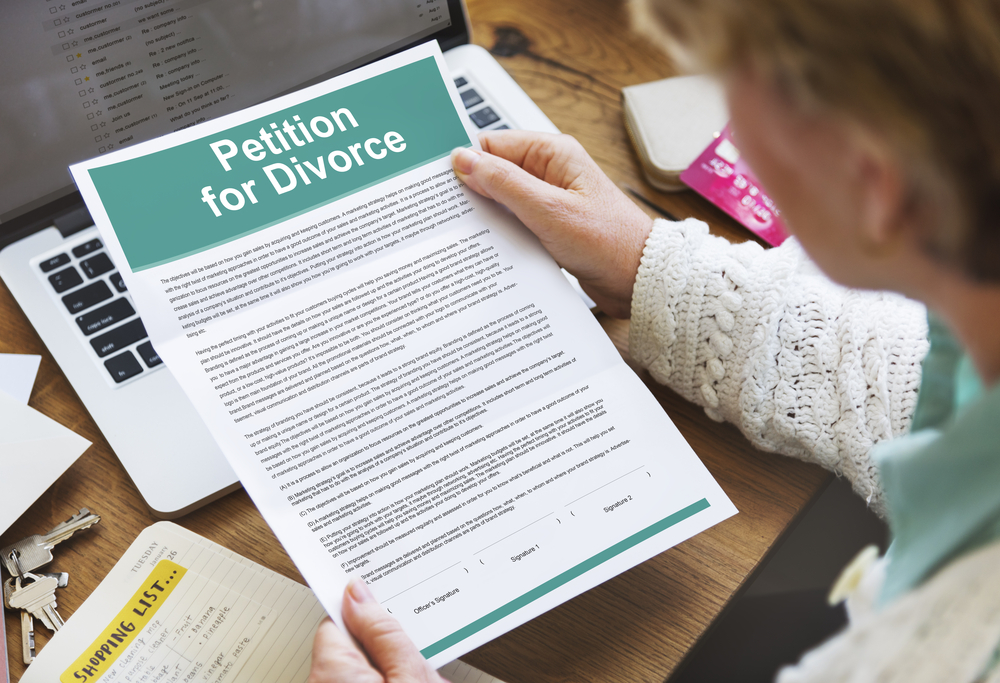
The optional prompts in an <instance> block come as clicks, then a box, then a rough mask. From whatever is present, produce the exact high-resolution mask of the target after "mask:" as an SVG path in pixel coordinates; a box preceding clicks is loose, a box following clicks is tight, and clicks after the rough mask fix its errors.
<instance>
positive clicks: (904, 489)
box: [312, 0, 1000, 683]
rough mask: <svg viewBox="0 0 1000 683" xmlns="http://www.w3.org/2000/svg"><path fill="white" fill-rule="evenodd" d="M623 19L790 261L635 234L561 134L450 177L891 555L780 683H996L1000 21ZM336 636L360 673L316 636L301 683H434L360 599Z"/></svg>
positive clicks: (772, 253)
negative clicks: (851, 496) (842, 479)
mask: <svg viewBox="0 0 1000 683" xmlns="http://www.w3.org/2000/svg"><path fill="white" fill-rule="evenodd" d="M635 9H636V13H637V22H636V23H637V25H638V26H641V27H644V29H645V30H647V32H650V33H651V34H653V35H654V36H655V37H656V38H657V39H658V40H660V41H661V42H662V43H663V44H664V45H665V46H666V47H667V48H668V49H669V50H670V52H671V54H672V55H674V56H675V57H677V58H679V59H680V60H683V62H684V63H685V64H687V65H688V66H690V67H691V68H692V69H694V70H698V71H702V72H707V73H711V74H713V75H715V76H717V77H719V78H720V79H721V81H722V82H723V84H724V86H725V89H726V93H727V96H728V99H729V104H730V110H731V112H732V117H733V129H734V131H735V134H736V135H737V136H738V144H739V147H740V150H741V152H742V153H743V154H744V156H745V157H746V159H747V160H748V161H749V163H750V165H751V166H752V167H753V168H754V170H755V172H756V173H757V174H758V176H759V177H760V179H761V181H762V183H763V184H764V186H766V187H767V188H768V190H769V192H770V194H771V195H772V197H773V198H774V199H775V201H776V202H777V204H778V205H779V206H780V207H781V208H782V211H783V215H784V217H785V219H786V222H787V223H788V225H789V226H790V228H791V230H792V232H793V233H794V235H795V237H796V238H797V239H795V240H789V241H788V242H786V243H785V244H784V245H782V246H781V247H779V248H776V249H772V250H769V251H764V250H762V249H760V248H758V247H757V246H756V245H753V244H745V245H739V246H733V245H730V244H728V243H727V242H725V241H724V240H721V239H718V238H713V237H711V236H709V235H708V234H707V228H706V227H705V226H704V225H703V224H701V223H699V222H697V221H691V220H689V221H684V222H681V223H669V222H666V221H655V222H653V221H651V220H650V219H649V218H647V217H646V216H645V214H643V213H642V212H641V211H639V210H638V209H637V208H636V207H635V206H634V205H632V204H631V202H630V201H629V200H628V199H627V198H626V197H624V196H623V195H622V194H621V193H620V192H619V191H618V190H617V189H616V188H615V186H614V185H613V184H612V183H611V181H610V180H609V179H608V178H607V177H606V176H604V175H603V174H602V173H601V171H600V170H599V169H598V168H597V166H596V165H595V164H594V163H593V161H591V160H590V158H589V157H588V156H587V155H586V153H585V152H584V151H583V150H582V148H580V146H579V145H578V144H576V143H575V142H574V141H572V140H571V139H568V138H564V137H550V136H541V135H536V134H529V133H503V134H500V133H490V134H486V135H484V136H483V137H482V138H481V140H482V143H483V150H484V151H483V152H482V153H478V152H475V151H471V150H461V151H456V153H455V154H454V156H453V162H454V166H455V170H456V172H457V173H458V175H459V177H460V178H461V179H462V180H463V181H464V182H465V183H466V184H467V185H468V186H469V187H470V188H471V189H473V190H475V191H477V192H479V193H481V194H484V195H486V196H488V197H492V198H494V199H496V200H497V201H499V202H501V203H503V204H505V205H507V206H508V207H509V208H510V209H511V210H512V211H514V212H515V213H516V214H517V215H518V216H519V217H520V218H521V220H522V221H523V222H524V224H525V225H527V226H528V227H529V228H530V229H531V230H532V231H534V232H535V233H536V234H537V235H538V237H539V238H540V239H541V241H542V243H543V244H544V245H545V247H546V248H547V249H548V250H549V251H550V252H551V253H552V255H553V256H554V257H555V259H556V260H557V261H558V262H559V263H560V265H562V266H564V267H565V268H567V269H568V270H569V271H570V272H573V273H574V274H575V275H577V277H578V278H579V279H580V281H581V283H582V284H583V286H584V288H585V289H586V290H587V291H588V292H589V293H590V294H591V296H592V297H593V298H594V300H595V301H596V302H597V303H598V304H599V305H600V306H601V308H602V309H603V310H605V311H606V312H608V313H610V314H612V315H617V316H622V317H627V316H629V315H631V318H632V323H631V333H630V352H631V354H632V356H633V357H634V358H636V359H637V360H638V361H639V362H641V363H642V364H643V365H644V366H646V367H647V368H649V370H650V372H651V374H652V375H653V377H655V378H656V379H657V380H658V381H661V382H664V383H666V384H668V385H670V386H671V387H673V388H674V389H675V390H677V391H678V392H680V393H681V394H683V395H684V396H686V397H688V398H689V399H691V400H692V401H695V402H697V403H699V404H701V405H703V406H704V407H705V409H706V411H707V412H708V414H709V415H710V416H712V417H713V418H715V419H719V420H730V421H732V422H735V423H736V424H737V425H739V426H740V428H741V429H742V430H743V432H744V433H745V434H746V435H747V437H748V438H749V439H750V440H751V441H752V442H753V443H754V444H755V445H757V446H758V447H761V448H764V449H768V450H772V451H777V452H781V453H785V454H788V455H793V456H795V457H800V458H803V459H806V460H810V461H814V462H819V463H821V464H823V465H824V466H826V467H829V468H830V469H833V470H834V471H836V472H837V473H838V474H842V475H844V476H846V477H848V478H849V479H850V480H851V482H852V484H853V486H854V488H855V490H856V491H858V493H860V494H861V495H863V496H864V497H865V498H866V499H867V500H868V501H869V503H870V504H871V505H872V507H873V508H874V509H875V510H876V511H877V512H879V513H880V514H883V515H886V516H887V517H888V521H889V523H890V526H891V528H892V531H893V537H894V541H893V545H892V547H891V548H890V551H889V553H888V554H887V557H885V558H882V559H880V560H878V561H875V562H873V563H868V564H862V565H859V566H856V567H855V568H854V571H853V572H850V573H849V574H850V575H849V576H848V579H847V580H846V581H844V582H842V585H841V586H840V592H842V593H844V594H846V595H847V596H848V597H847V606H848V613H849V615H850V624H849V626H848V627H847V629H846V630H845V631H844V632H842V633H841V634H839V635H837V636H835V637H834V638H833V639H831V640H830V641H828V642H826V643H824V644H822V645H820V646H819V647H817V649H816V650H814V651H812V652H810V653H808V654H807V655H806V656H805V657H804V658H803V659H802V661H801V662H800V663H799V664H798V665H796V666H794V667H789V668H786V669H784V670H783V671H782V672H781V673H780V674H779V676H778V680H779V681H780V682H781V683H791V682H793V681H795V682H798V681H803V682H804V681H847V680H850V681H868V680H878V681H907V682H908V683H912V682H913V681H943V680H947V681H954V682H970V683H971V682H973V681H1000V387H998V386H997V385H998V382H997V380H998V379H1000V229H998V227H997V221H1000V218H998V216H997V213H998V209H1000V116H998V115H997V112H998V111H1000V1H998V0H647V1H646V2H639V3H638V4H637V6H636V8H635ZM807 255H808V256H807ZM817 267H818V269H817ZM820 271H822V273H821V272H820ZM824 275H825V276H824ZM827 278H830V280H833V281H834V282H836V283H838V284H834V283H833V282H830V280H828V279H827ZM845 287H846V288H851V289H846V288H845ZM861 290H874V291H861ZM882 291H891V292H895V293H894V294H889V293H884V294H883V293H876V292H882ZM914 301H919V302H922V303H921V304H918V303H914ZM925 306H926V310H925ZM928 321H929V322H928ZM921 361H922V367H921ZM918 389H919V402H918V400H917V399H918ZM896 437H902V438H896ZM344 618H345V621H346V623H347V625H348V627H349V628H350V629H351V631H352V633H354V635H355V636H356V637H357V639H358V641H359V643H360V645H361V647H363V648H364V651H365V652H366V653H367V658H366V656H365V654H364V653H362V652H361V651H360V650H358V649H357V648H356V647H355V646H354V644H353V643H352V642H351V641H350V640H349V639H348V637H347V636H346V635H344V634H342V633H340V632H339V631H337V629H336V627H334V626H332V625H331V624H330V623H329V622H327V623H326V624H324V625H323V626H322V627H321V628H320V630H319V632H318V634H317V638H316V645H315V650H314V662H313V679H312V680H314V681H367V680H372V681H383V680H385V681H393V682H396V681H400V682H402V681H434V680H439V679H438V678H437V675H436V673H434V672H433V671H431V670H430V669H429V668H428V667H427V665H426V663H425V662H424V661H423V659H422V658H421V657H420V654H419V653H418V652H417V650H416V649H415V648H414V646H413V645H412V644H411V643H410V641H409V640H408V639H407V638H406V636H405V635H404V634H403V633H402V631H400V630H399V627H398V625H397V624H396V623H395V622H394V621H393V620H392V619H391V617H389V615H387V614H385V612H384V611H382V610H381V608H379V607H378V605H377V604H376V603H375V602H374V600H373V599H372V597H371V594H370V593H369V592H368V591H367V589H366V588H365V586H364V584H362V583H360V582H354V583H352V584H351V585H350V586H349V587H348V590H347V593H346V595H345V600H344Z"/></svg>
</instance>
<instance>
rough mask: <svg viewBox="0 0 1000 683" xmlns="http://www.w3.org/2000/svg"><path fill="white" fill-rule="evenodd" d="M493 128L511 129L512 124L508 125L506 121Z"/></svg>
mask: <svg viewBox="0 0 1000 683" xmlns="http://www.w3.org/2000/svg"><path fill="white" fill-rule="evenodd" d="M493 130H510V126H508V125H507V124H506V123H501V124H500V125H499V126H497V127H496V128H494V129H493Z"/></svg>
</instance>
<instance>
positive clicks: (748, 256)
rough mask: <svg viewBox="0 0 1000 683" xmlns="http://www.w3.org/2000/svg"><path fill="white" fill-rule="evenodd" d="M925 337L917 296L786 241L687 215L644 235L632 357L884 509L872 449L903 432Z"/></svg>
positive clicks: (761, 442) (758, 442) (759, 441)
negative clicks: (758, 239) (729, 234)
mask: <svg viewBox="0 0 1000 683" xmlns="http://www.w3.org/2000/svg"><path fill="white" fill-rule="evenodd" d="M927 349H928V342H927V320H926V313H925V310H924V308H923V306H921V305H920V304H917V303H915V302H912V301H910V300H907V299H905V298H903V297H901V296H898V295H894V294H887V293H877V292H860V291H856V290H849V289H845V288H843V287H840V286H838V285H835V284H834V283H832V282H831V281H830V280H828V279H827V278H826V277H825V276H824V275H823V274H822V273H820V272H819V270H818V269H817V268H816V267H815V265H813V264H812V262H811V261H810V260H809V259H808V257H807V256H806V255H805V253H804V252H803V251H802V248H801V247H800V246H799V245H798V243H797V242H796V241H795V240H794V239H789V240H787V241H786V242H785V243H784V244H782V245H781V246H780V247H776V248H774V249H769V250H764V249H762V248H761V247H760V246H759V245H758V244H756V243H753V242H747V243H744V244H739V245H734V244H730V243H729V242H728V241H727V240H725V239H723V238H720V237H713V236H711V235H709V234H708V226H707V225H705V224H704V223H702V222H700V221H696V220H693V219H688V220H686V221H682V222H680V223H671V222H668V221H663V220H658V221H656V223H655V225H654V228H653V232H652V234H651V235H650V237H649V239H648V241H647V242H646V247H645V250H644V252H643V256H642V260H641V264H640V266H639V273H638V277H637V279H636V282H635V290H634V293H633V297H632V322H631V331H630V334H629V351H630V354H631V355H632V357H633V358H634V359H635V360H636V361H637V362H638V363H640V364H641V365H642V366H643V367H645V368H647V369H648V370H649V372H650V374H651V375H652V376H653V378H654V379H655V380H656V381H658V382H660V383H662V384H666V385H668V386H669V387H671V388H672V389H673V390H675V391H676V392H678V393H679V394H681V395H682V396H684V397H685V398H687V399H688V400H691V401H694V402H695V403H697V404H699V405H701V406H703V407H704V408H705V412H706V413H707V414H708V415H709V416H710V417H711V418H712V419H715V420H719V421H722V420H726V421H729V422H733V423H735V424H736V425H737V426H738V427H739V428H740V430H741V431H742V432H743V433H744V434H745V435H746V437H747V438H748V439H749V440H750V441H751V442H752V443H753V445H754V446H756V447H757V448H760V449H762V450H766V451H774V452H777V453H782V454H785V455H790V456H793V457H797V458H800V459H803V460H807V461H810V462H816V463H819V464H821V465H822V466H824V467H826V468H827V469H830V470H833V471H834V472H836V473H837V474H838V475H842V476H845V477H847V478H848V480H850V481H851V483H852V485H853V487H854V490H855V491H856V492H857V493H859V494H860V495H862V496H863V497H864V498H866V499H867V500H868V503H869V505H870V506H871V507H872V508H873V509H874V510H875V511H876V512H877V513H879V514H880V515H884V506H883V502H882V495H881V486H880V484H879V480H878V473H877V470H876V468H875V466H874V465H873V464H872V462H871V460H870V459H869V451H870V450H871V447H872V446H873V445H874V444H875V443H877V442H879V441H881V440H883V439H890V438H892V437H894V436H898V435H900V434H902V433H904V432H906V431H907V429H908V427H909V423H910V419H911V417H912V415H913V409H914V407H915V405H916V399H917V389H918V387H919V385H920V361H921V360H922V359H923V357H924V355H925V354H926V352H927Z"/></svg>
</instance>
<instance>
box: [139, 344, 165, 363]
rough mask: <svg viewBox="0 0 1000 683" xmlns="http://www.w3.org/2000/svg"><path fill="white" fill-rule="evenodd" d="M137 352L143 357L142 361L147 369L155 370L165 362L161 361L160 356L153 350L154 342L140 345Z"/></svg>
mask: <svg viewBox="0 0 1000 683" xmlns="http://www.w3.org/2000/svg"><path fill="white" fill-rule="evenodd" d="M135 350H136V351H138V352H139V356H141V357H142V360H143V361H144V362H145V363H146V367H147V368H155V367H156V366H157V365H159V364H160V363H162V362H163V360H161V359H160V354H158V353H157V352H156V351H155V350H154V349H153V343H152V342H146V343H144V344H139V346H137V347H135Z"/></svg>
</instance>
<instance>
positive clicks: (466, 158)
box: [451, 147, 479, 175]
mask: <svg viewBox="0 0 1000 683" xmlns="http://www.w3.org/2000/svg"><path fill="white" fill-rule="evenodd" d="M478 159H479V152H477V151H476V150H474V149H469V148H468V147H459V148H457V149H455V150H454V151H453V152H452V153H451V165H452V166H454V167H455V170H456V171H458V172H459V173H464V174H466V175H468V174H470V173H472V169H473V167H475V165H476V161H477V160H478Z"/></svg>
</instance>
